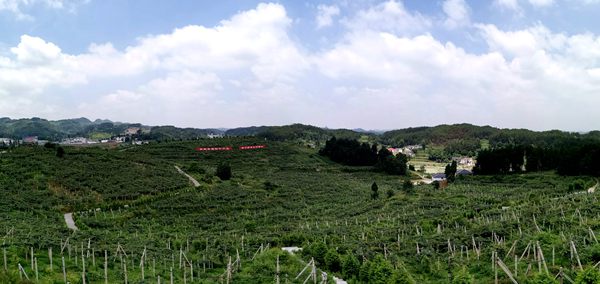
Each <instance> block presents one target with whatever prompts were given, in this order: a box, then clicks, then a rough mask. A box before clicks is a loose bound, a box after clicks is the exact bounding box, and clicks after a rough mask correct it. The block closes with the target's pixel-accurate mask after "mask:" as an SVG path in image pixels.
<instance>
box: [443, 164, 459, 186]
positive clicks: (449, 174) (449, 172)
mask: <svg viewBox="0 0 600 284" xmlns="http://www.w3.org/2000/svg"><path fill="white" fill-rule="evenodd" d="M456 167H457V165H456V161H452V163H451V164H449V165H446V169H444V174H446V179H447V180H448V182H453V181H454V178H455V177H456Z"/></svg>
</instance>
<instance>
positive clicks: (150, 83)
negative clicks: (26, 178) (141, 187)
mask: <svg viewBox="0 0 600 284" xmlns="http://www.w3.org/2000/svg"><path fill="white" fill-rule="evenodd" d="M175 3H176V4H173V1H167V0H157V1H152V2H151V3H150V2H148V1H141V0H127V1H120V0H105V1H100V0H0V27H2V28H0V117H2V116H7V117H11V118H21V117H42V118H47V119H61V118H74V117H88V118H90V119H95V118H108V119H111V120H113V121H127V122H140V123H143V124H147V125H168V124H170V125H176V126H180V127H197V128H208V127H226V128H233V127H238V126H249V125H284V124H291V123H304V124H311V125H317V126H323V127H329V128H364V129H398V128H404V127H411V126H421V125H437V124H452V123H463V122H466V123H471V124H476V125H492V126H497V127H502V128H529V129H533V130H549V129H561V130H568V131H585V130H594V129H598V128H600V123H599V121H600V111H598V107H599V106H600V36H599V35H600V26H598V25H597V20H596V15H598V13H600V1H598V0H494V1H475V0H444V1H442V0H438V1H420V0H404V1H402V0H395V1H394V0H389V1H375V0H362V1H346V0H327V1H325V0H323V1H293V0H281V1H276V2H271V3H269V2H262V1H255V0H252V1H243V2H242V1H235V0H227V1H218V3H216V2H210V3H207V2H204V1H193V0H178V1H176V2H175Z"/></svg>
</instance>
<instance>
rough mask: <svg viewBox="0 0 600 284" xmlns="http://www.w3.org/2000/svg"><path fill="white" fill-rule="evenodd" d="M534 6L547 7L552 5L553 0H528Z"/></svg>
mask: <svg viewBox="0 0 600 284" xmlns="http://www.w3.org/2000/svg"><path fill="white" fill-rule="evenodd" d="M529 4H531V5H533V6H534V7H548V6H552V5H554V0H529Z"/></svg>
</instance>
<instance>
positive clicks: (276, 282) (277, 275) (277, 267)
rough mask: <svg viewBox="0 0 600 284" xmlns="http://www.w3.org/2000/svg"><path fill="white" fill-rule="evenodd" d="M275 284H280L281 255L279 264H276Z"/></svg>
mask: <svg viewBox="0 0 600 284" xmlns="http://www.w3.org/2000/svg"><path fill="white" fill-rule="evenodd" d="M275 284H279V255H277V264H276V266H275Z"/></svg>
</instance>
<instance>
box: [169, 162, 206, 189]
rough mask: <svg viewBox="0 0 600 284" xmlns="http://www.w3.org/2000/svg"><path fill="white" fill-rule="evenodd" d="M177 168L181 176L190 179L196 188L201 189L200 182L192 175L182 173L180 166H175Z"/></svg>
mask: <svg viewBox="0 0 600 284" xmlns="http://www.w3.org/2000/svg"><path fill="white" fill-rule="evenodd" d="M175 168H176V169H177V171H178V172H179V173H180V174H182V175H184V176H186V177H187V178H188V179H190V181H191V182H192V183H193V184H194V187H199V186H200V183H199V182H198V181H197V180H196V179H194V178H193V177H192V176H190V175H188V174H186V173H185V172H184V171H182V170H181V169H180V168H179V167H178V166H175Z"/></svg>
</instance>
